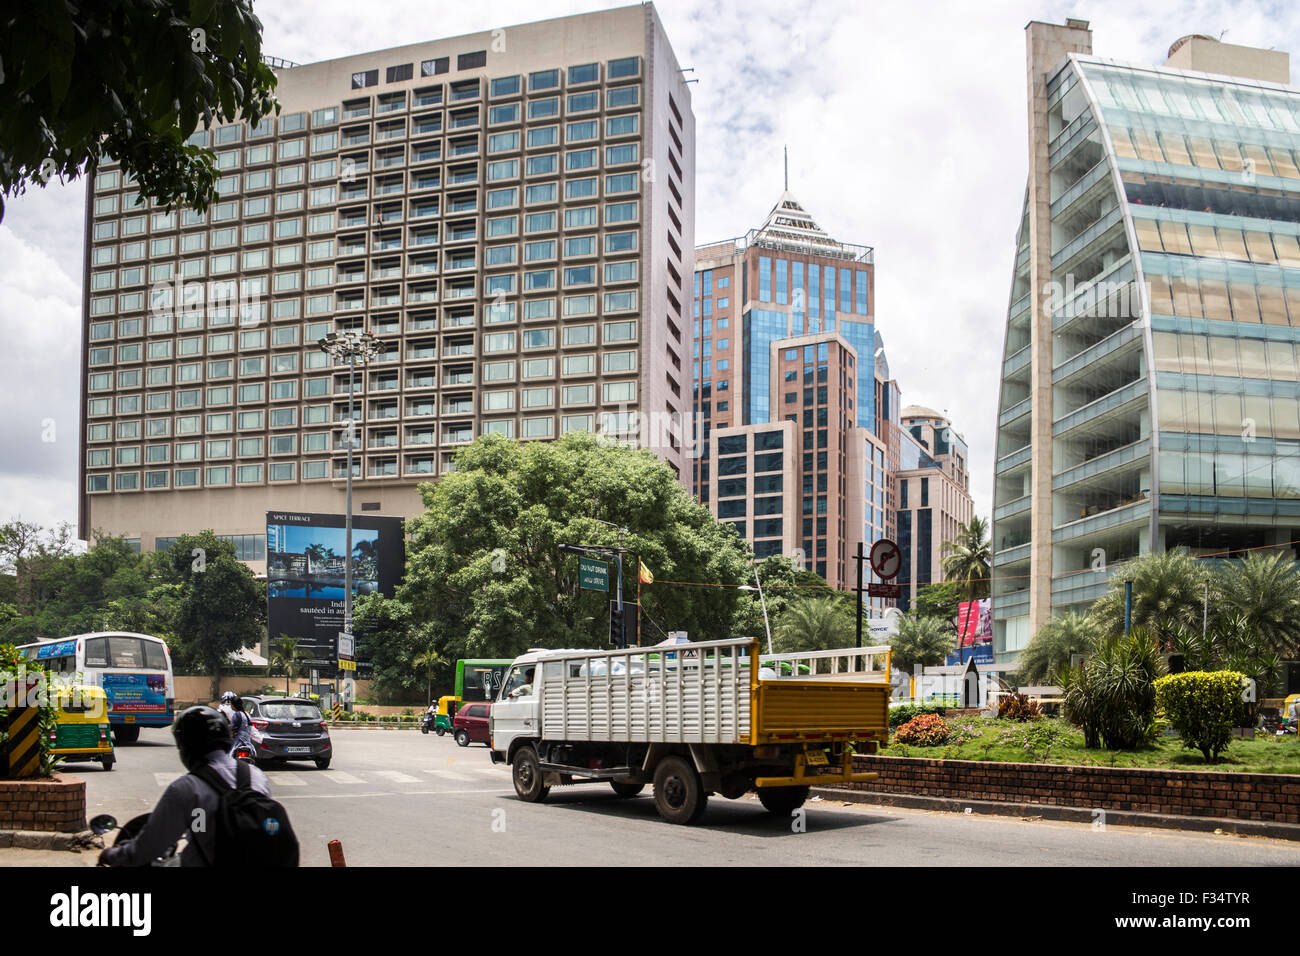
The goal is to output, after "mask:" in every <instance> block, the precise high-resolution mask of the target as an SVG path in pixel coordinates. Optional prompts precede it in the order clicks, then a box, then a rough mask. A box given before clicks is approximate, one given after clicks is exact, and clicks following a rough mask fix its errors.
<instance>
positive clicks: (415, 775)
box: [153, 764, 511, 792]
mask: <svg viewBox="0 0 1300 956" xmlns="http://www.w3.org/2000/svg"><path fill="white" fill-rule="evenodd" d="M177 776H178V774H176V773H155V774H154V775H153V778H154V782H155V783H156V784H157V785H158V786H159V787H166V786H168V785H169V784H170V783H171V782H172V781H173V780H175V779H176V778H177ZM266 776H267V779H268V780H269V781H270V782H271V790H272V792H274V791H276V790H279V789H280V788H282V787H290V788H293V787H315V788H316V789H318V790H320V789H334V788H337V789H339V790H343V789H345V788H350V787H369V788H374V787H377V786H383V787H397V788H410V787H415V786H420V787H425V786H428V785H429V784H430V783H433V784H443V783H446V784H453V785H455V784H472V785H476V786H485V785H489V786H490V785H492V784H493V783H496V784H499V785H501V786H504V787H509V786H511V783H510V771H509V769H508V768H504V767H491V766H489V767H474V766H468V765H462V764H457V765H456V767H455V769H451V768H446V769H443V768H429V767H425V768H419V769H417V768H409V767H408V768H407V769H405V770H360V769H357V770H354V771H352V772H349V771H347V770H338V769H330V770H308V769H303V770H295V769H292V765H290V767H289V768H285V769H271V770H268V771H267V772H266Z"/></svg>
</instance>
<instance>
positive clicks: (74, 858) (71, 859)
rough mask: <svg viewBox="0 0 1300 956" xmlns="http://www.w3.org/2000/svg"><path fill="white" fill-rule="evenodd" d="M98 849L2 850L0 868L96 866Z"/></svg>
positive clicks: (0, 851) (0, 852)
mask: <svg viewBox="0 0 1300 956" xmlns="http://www.w3.org/2000/svg"><path fill="white" fill-rule="evenodd" d="M98 858H99V851H97V850H83V851H81V852H80V853H78V852H77V851H75V850H14V849H7V850H0V868H3V867H6V866H94V865H95V861H96V860H97V859H98Z"/></svg>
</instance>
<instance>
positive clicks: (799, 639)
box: [773, 596, 853, 653]
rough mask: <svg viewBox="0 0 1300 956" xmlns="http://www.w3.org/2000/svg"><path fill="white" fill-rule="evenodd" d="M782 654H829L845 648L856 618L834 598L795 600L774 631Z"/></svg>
mask: <svg viewBox="0 0 1300 956" xmlns="http://www.w3.org/2000/svg"><path fill="white" fill-rule="evenodd" d="M773 632H774V637H775V641H774V642H773V646H774V649H775V650H777V651H779V652H785V653H790V652H793V651H826V650H830V649H832V648H835V647H843V646H845V644H846V643H847V641H848V640H849V635H850V634H851V633H853V616H852V615H851V614H849V612H848V608H847V607H845V605H844V602H843V600H841V599H840V598H838V597H834V596H827V597H805V598H802V599H796V600H792V601H791V602H790V604H789V606H787V607H786V609H785V610H784V611H782V612H781V616H780V617H779V618H778V619H777V622H776V627H775V628H773Z"/></svg>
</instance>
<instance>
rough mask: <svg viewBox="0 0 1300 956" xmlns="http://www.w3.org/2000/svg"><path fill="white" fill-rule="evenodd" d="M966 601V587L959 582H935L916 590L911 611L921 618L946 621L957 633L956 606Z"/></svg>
mask: <svg viewBox="0 0 1300 956" xmlns="http://www.w3.org/2000/svg"><path fill="white" fill-rule="evenodd" d="M964 600H966V587H965V586H964V585H963V584H962V583H961V582H960V581H936V582H934V583H933V584H923V585H921V587H919V588H917V589H916V600H915V601H913V602H912V607H911V610H913V611H915V612H916V613H917V614H919V615H920V616H922V617H937V618H942V619H943V620H945V621H947V622H948V623H949V625H950V626H951V627H952V631H953V633H954V634H955V633H957V611H958V605H959V604H961V602H962V601H964Z"/></svg>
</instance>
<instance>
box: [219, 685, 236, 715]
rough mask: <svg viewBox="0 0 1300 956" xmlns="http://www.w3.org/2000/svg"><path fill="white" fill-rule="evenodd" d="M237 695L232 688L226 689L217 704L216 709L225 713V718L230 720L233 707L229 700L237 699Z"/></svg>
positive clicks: (233, 711)
mask: <svg viewBox="0 0 1300 956" xmlns="http://www.w3.org/2000/svg"><path fill="white" fill-rule="evenodd" d="M238 696H239V695H238V694H236V693H235V692H234V691H233V690H228V691H226V692H225V693H224V694H222V695H221V703H220V704H219V705H218V706H217V710H219V711H221V712H222V713H223V714H225V715H226V720H230V719H231V718H232V717H234V716H235V708H234V707H232V706H231V704H230V702H231V701H232V700H235V699H237V698H238Z"/></svg>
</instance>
